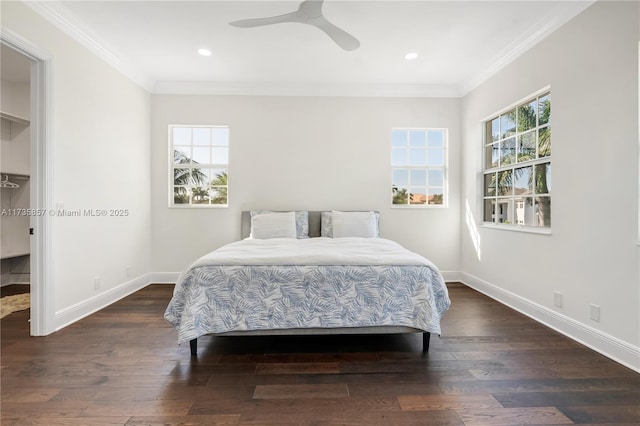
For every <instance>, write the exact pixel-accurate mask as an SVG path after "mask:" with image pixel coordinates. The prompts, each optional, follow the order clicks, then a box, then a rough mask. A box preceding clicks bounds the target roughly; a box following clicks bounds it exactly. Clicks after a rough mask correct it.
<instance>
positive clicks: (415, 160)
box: [409, 149, 427, 166]
mask: <svg viewBox="0 0 640 426" xmlns="http://www.w3.org/2000/svg"><path fill="white" fill-rule="evenodd" d="M409 164H410V165H412V166H424V165H426V164H427V152H426V151H425V150H424V149H411V150H409Z"/></svg>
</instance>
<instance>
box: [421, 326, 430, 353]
mask: <svg viewBox="0 0 640 426" xmlns="http://www.w3.org/2000/svg"><path fill="white" fill-rule="evenodd" d="M430 341H431V333H429V332H428V331H425V332H424V333H422V353H425V352H429V342H430Z"/></svg>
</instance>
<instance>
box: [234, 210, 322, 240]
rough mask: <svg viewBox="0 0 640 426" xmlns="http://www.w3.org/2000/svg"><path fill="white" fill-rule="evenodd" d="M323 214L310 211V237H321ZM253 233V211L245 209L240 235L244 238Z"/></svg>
mask: <svg viewBox="0 0 640 426" xmlns="http://www.w3.org/2000/svg"><path fill="white" fill-rule="evenodd" d="M321 215H322V212H321V211H310V212H309V236H310V237H319V236H320V217H321ZM249 234H251V212H250V211H243V212H242V216H241V219H240V236H241V238H242V239H245V238H247V237H248V236H249Z"/></svg>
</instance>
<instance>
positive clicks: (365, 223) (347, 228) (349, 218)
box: [331, 210, 378, 238]
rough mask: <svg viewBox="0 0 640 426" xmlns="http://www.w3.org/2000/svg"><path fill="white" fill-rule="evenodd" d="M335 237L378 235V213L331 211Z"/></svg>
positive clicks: (370, 236) (368, 236)
mask: <svg viewBox="0 0 640 426" xmlns="http://www.w3.org/2000/svg"><path fill="white" fill-rule="evenodd" d="M331 216H332V218H331V221H332V222H333V238H342V237H362V238H376V237H377V236H378V232H377V228H378V227H377V223H376V214H375V213H374V212H340V211H335V210H333V211H332V212H331Z"/></svg>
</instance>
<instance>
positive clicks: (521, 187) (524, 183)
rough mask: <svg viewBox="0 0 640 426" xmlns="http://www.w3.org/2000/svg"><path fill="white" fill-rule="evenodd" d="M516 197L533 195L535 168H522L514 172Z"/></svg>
mask: <svg viewBox="0 0 640 426" xmlns="http://www.w3.org/2000/svg"><path fill="white" fill-rule="evenodd" d="M514 177H515V188H514V190H515V195H528V194H532V193H533V179H532V177H533V167H532V166H529V167H520V168H518V169H515V170H514Z"/></svg>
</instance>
